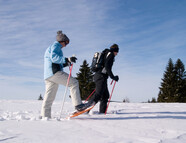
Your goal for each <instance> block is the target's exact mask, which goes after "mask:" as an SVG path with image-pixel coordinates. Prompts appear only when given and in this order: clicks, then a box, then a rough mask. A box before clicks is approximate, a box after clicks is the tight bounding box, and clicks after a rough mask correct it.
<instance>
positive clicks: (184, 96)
mask: <svg viewBox="0 0 186 143" xmlns="http://www.w3.org/2000/svg"><path fill="white" fill-rule="evenodd" d="M175 72H176V80H177V82H176V86H177V88H176V102H186V82H185V81H186V73H185V67H184V64H183V63H182V61H181V60H180V59H178V60H177V62H176V64H175Z"/></svg>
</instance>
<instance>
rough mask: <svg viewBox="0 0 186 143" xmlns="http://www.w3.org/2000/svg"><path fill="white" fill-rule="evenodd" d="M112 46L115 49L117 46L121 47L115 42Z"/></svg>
mask: <svg viewBox="0 0 186 143" xmlns="http://www.w3.org/2000/svg"><path fill="white" fill-rule="evenodd" d="M110 48H113V49H115V48H119V47H118V45H117V44H113V45H112V46H111V47H110Z"/></svg>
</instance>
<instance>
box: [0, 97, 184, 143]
mask: <svg viewBox="0 0 186 143" xmlns="http://www.w3.org/2000/svg"><path fill="white" fill-rule="evenodd" d="M41 104H42V101H20V100H19V101H18V100H15V101H13V100H0V142H3V143H186V104H181V103H169V104H168V103H161V104H160V103H155V104H153V103H116V102H111V103H110V106H109V109H108V114H107V115H106V116H105V115H103V114H102V115H100V114H97V110H98V105H96V107H94V109H93V110H92V111H91V112H90V113H89V114H83V115H80V116H78V117H76V118H73V119H70V120H67V119H65V117H66V116H67V115H68V113H70V112H72V111H73V107H72V104H71V102H66V103H65V105H64V112H63V115H62V116H63V119H61V120H60V121H58V120H57V117H59V111H60V108H61V102H58V101H57V102H54V104H53V109H52V116H53V118H52V119H50V120H47V119H42V120H41V119H39V115H40V108H41Z"/></svg>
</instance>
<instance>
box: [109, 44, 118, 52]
mask: <svg viewBox="0 0 186 143" xmlns="http://www.w3.org/2000/svg"><path fill="white" fill-rule="evenodd" d="M110 50H111V51H113V52H117V53H118V52H119V47H118V45H117V44H113V45H112V46H111V47H110Z"/></svg>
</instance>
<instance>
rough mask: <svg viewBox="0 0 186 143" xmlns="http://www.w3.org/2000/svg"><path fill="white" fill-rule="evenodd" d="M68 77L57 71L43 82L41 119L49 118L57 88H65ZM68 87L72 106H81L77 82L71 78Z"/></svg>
mask: <svg viewBox="0 0 186 143" xmlns="http://www.w3.org/2000/svg"><path fill="white" fill-rule="evenodd" d="M68 76H69V74H67V73H65V72H63V71H58V72H57V73H55V74H54V75H53V76H52V77H50V78H48V79H46V80H45V96H44V100H43V104H42V109H41V116H42V117H49V118H51V107H52V103H53V101H54V99H55V97H56V93H57V90H58V86H59V84H61V85H64V86H66V84H67V80H68ZM68 87H69V88H70V94H71V99H72V104H73V105H74V106H77V105H79V104H81V103H82V101H81V97H80V92H79V83H78V81H77V80H76V79H75V78H73V77H71V78H70V80H69V85H68Z"/></svg>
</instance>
